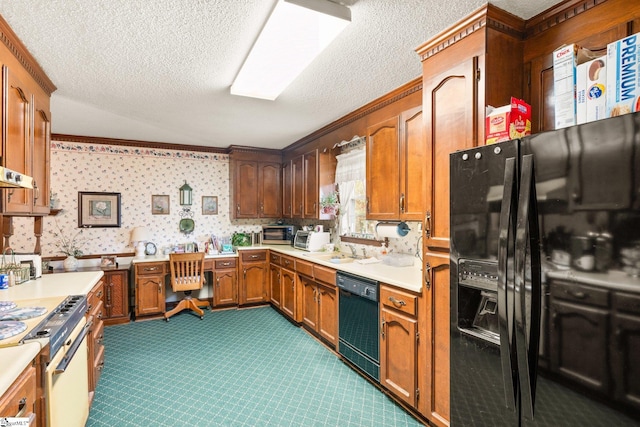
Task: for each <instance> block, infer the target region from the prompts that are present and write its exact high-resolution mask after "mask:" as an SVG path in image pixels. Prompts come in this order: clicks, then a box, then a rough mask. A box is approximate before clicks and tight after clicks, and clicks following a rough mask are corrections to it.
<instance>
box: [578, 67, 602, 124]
mask: <svg viewBox="0 0 640 427" xmlns="http://www.w3.org/2000/svg"><path fill="white" fill-rule="evenodd" d="M606 64H607V57H606V56H603V57H600V58H596V59H592V60H591V61H589V62H586V63H584V64H581V65H578V67H582V66H584V67H585V70H586V76H585V78H586V86H585V91H586V100H585V101H586V102H585V104H586V115H587V122H592V121H594V120H600V119H604V118H605V117H607V102H606V97H607V67H606ZM579 123H580V122H578V124H579Z"/></svg>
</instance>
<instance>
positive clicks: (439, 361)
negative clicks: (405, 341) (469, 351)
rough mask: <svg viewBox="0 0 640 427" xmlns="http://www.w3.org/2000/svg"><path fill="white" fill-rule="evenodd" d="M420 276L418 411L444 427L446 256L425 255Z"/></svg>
mask: <svg viewBox="0 0 640 427" xmlns="http://www.w3.org/2000/svg"><path fill="white" fill-rule="evenodd" d="M424 261H425V263H424V266H423V274H424V283H423V284H424V289H425V290H424V301H423V304H424V311H423V312H421V314H420V322H422V323H423V324H424V331H425V336H424V340H423V339H420V342H421V344H420V345H421V346H423V347H424V350H422V351H424V352H425V353H426V357H424V358H423V357H422V356H421V357H420V361H419V362H418V363H419V367H418V370H419V372H424V373H425V374H424V375H420V377H419V379H418V387H419V388H420V390H422V391H423V393H422V394H421V396H420V399H419V402H418V405H419V408H418V409H419V411H420V412H421V413H422V414H424V415H425V416H427V417H429V418H430V419H431V420H433V421H434V422H435V423H437V424H439V425H443V424H448V420H450V407H449V396H450V393H449V378H450V375H449V371H450V370H449V343H450V336H449V333H450V329H449V324H450V317H449V315H450V308H449V307H450V304H449V301H450V299H451V297H450V289H449V282H450V280H449V274H450V272H449V254H448V253H426V254H425V260H424Z"/></svg>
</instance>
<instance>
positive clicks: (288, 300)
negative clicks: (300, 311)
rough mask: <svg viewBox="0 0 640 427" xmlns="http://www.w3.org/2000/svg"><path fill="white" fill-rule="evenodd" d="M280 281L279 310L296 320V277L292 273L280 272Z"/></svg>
mask: <svg viewBox="0 0 640 427" xmlns="http://www.w3.org/2000/svg"><path fill="white" fill-rule="evenodd" d="M280 277H281V279H282V295H281V297H282V304H281V305H280V309H281V310H282V312H283V313H284V314H286V315H287V316H289V317H290V318H291V319H293V320H296V308H297V304H296V275H295V273H294V272H293V271H290V270H286V269H284V268H283V269H282V270H280Z"/></svg>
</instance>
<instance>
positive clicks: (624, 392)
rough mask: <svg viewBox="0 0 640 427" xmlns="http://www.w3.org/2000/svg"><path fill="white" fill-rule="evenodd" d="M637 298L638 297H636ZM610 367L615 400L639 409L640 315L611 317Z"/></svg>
mask: <svg viewBox="0 0 640 427" xmlns="http://www.w3.org/2000/svg"><path fill="white" fill-rule="evenodd" d="M636 298H638V297H636ZM612 326H613V339H614V342H613V343H612V346H613V351H612V352H611V354H612V358H611V359H612V360H611V366H612V369H613V380H614V383H615V396H616V400H619V401H621V402H624V403H625V404H627V405H630V406H632V407H634V408H635V409H636V410H638V409H640V366H639V364H638V360H640V315H632V314H626V313H625V314H621V313H619V314H616V315H615V316H614V317H613V325H612Z"/></svg>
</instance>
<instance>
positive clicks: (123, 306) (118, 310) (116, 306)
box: [104, 271, 129, 324]
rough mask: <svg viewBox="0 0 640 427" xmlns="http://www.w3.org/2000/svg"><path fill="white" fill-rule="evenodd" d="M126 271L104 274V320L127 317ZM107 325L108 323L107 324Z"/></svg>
mask: <svg viewBox="0 0 640 427" xmlns="http://www.w3.org/2000/svg"><path fill="white" fill-rule="evenodd" d="M127 276H128V275H127V272H126V271H110V272H107V273H105V275H104V277H105V299H104V301H105V309H106V314H107V316H106V319H105V320H108V319H117V318H128V317H129V281H128V280H127ZM107 324H109V322H107Z"/></svg>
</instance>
